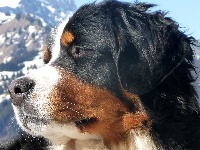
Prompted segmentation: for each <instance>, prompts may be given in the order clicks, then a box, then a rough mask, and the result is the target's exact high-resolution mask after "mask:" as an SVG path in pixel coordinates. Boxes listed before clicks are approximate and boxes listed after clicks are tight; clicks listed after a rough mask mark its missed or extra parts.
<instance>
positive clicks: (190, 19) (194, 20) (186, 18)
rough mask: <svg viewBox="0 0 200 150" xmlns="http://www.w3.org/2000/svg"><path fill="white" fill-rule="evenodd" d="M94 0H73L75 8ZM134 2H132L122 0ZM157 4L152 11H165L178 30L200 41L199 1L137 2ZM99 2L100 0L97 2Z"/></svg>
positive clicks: (143, 0) (150, 0) (158, 0)
mask: <svg viewBox="0 0 200 150" xmlns="http://www.w3.org/2000/svg"><path fill="white" fill-rule="evenodd" d="M93 1H94V0H75V4H76V6H77V7H80V6H81V5H83V4H86V3H89V2H93ZM122 1H126V2H134V0H122ZM139 1H140V2H147V3H153V4H157V5H158V6H157V7H155V8H154V9H153V10H165V11H167V12H168V15H167V16H168V17H171V18H172V19H173V20H175V21H176V22H178V23H179V25H180V27H181V28H180V29H181V30H182V31H185V33H186V34H188V35H192V36H193V37H195V38H196V39H198V40H200V0H139ZM97 2H100V0H97Z"/></svg>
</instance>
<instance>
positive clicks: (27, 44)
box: [25, 40, 33, 47]
mask: <svg viewBox="0 0 200 150" xmlns="http://www.w3.org/2000/svg"><path fill="white" fill-rule="evenodd" d="M32 42H33V41H32V40H30V41H29V42H28V43H26V45H25V46H26V47H28V46H29V45H30V44H31V43H32Z"/></svg>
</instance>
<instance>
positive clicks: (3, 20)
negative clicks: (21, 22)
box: [0, 12, 15, 24]
mask: <svg viewBox="0 0 200 150" xmlns="http://www.w3.org/2000/svg"><path fill="white" fill-rule="evenodd" d="M14 18H15V15H14V14H11V15H9V16H7V15H5V13H1V12H0V24H5V23H7V22H10V21H11V20H13V19H14Z"/></svg>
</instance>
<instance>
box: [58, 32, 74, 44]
mask: <svg viewBox="0 0 200 150" xmlns="http://www.w3.org/2000/svg"><path fill="white" fill-rule="evenodd" d="M73 41H74V35H73V34H72V33H71V32H69V31H64V33H63V34H62V36H61V43H62V44H63V45H64V46H68V45H69V44H70V43H72V42H73Z"/></svg>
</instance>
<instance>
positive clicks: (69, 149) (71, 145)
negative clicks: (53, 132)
mask: <svg viewBox="0 0 200 150" xmlns="http://www.w3.org/2000/svg"><path fill="white" fill-rule="evenodd" d="M65 141H67V142H66V143H62V144H61V143H60V144H58V145H57V144H55V145H53V146H51V147H49V149H50V150H83V149H84V150H121V149H126V150H144V149H145V150H154V149H157V147H156V145H155V143H154V142H153V139H152V137H151V136H150V133H149V132H146V131H141V130H133V129H132V130H131V131H130V133H129V134H128V136H127V139H126V140H125V141H123V142H120V143H118V144H117V145H115V144H113V145H109V147H108V146H106V145H105V144H104V141H103V139H101V140H96V139H89V140H77V139H65Z"/></svg>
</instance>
